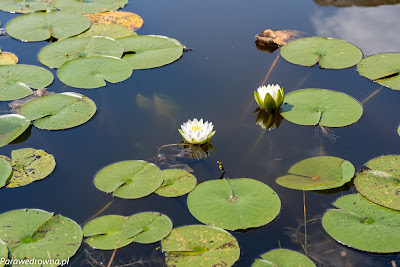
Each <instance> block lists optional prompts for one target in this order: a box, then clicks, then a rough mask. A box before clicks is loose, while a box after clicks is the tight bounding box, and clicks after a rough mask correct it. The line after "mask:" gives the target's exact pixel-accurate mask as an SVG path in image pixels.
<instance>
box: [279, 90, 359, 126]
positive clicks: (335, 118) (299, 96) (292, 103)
mask: <svg viewBox="0 0 400 267" xmlns="http://www.w3.org/2000/svg"><path fill="white" fill-rule="evenodd" d="M280 112H281V115H282V116H283V117H284V118H285V119H287V120H288V121H290V122H293V123H296V124H300V125H321V126H326V127H344V126H348V125H351V124H353V123H355V122H357V121H358V120H359V119H360V118H361V116H362V114H363V107H362V105H361V104H360V103H359V102H358V101H357V100H356V99H354V98H353V97H351V96H349V95H346V94H344V93H341V92H337V91H331V90H327V89H318V88H309V89H301V90H297V91H294V92H291V93H289V94H287V95H286V96H285V100H284V103H283V105H282V106H281V107H280Z"/></svg>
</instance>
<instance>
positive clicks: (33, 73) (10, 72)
mask: <svg viewBox="0 0 400 267" xmlns="http://www.w3.org/2000/svg"><path fill="white" fill-rule="evenodd" d="M52 82H53V74H52V73H51V72H50V71H48V70H46V69H44V68H41V67H37V66H31V65H22V64H21V65H8V66H2V67H0V101H10V100H15V99H20V98H24V97H26V96H29V95H31V94H33V91H32V89H31V88H33V89H42V88H44V87H46V86H48V85H50V84H51V83H52Z"/></svg>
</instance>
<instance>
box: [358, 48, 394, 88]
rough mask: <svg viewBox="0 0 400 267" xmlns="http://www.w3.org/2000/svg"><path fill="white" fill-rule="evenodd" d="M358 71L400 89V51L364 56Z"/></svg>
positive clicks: (380, 82) (390, 86)
mask: <svg viewBox="0 0 400 267" xmlns="http://www.w3.org/2000/svg"><path fill="white" fill-rule="evenodd" d="M357 71H358V73H359V74H360V75H361V76H364V77H366V78H368V79H370V80H372V81H374V82H376V83H378V84H380V85H383V86H386V87H389V88H390V89H394V90H400V53H382V54H378V55H372V56H369V57H366V58H363V59H362V60H361V61H360V63H358V65H357Z"/></svg>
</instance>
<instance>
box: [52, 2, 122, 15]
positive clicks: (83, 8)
mask: <svg viewBox="0 0 400 267" xmlns="http://www.w3.org/2000/svg"><path fill="white" fill-rule="evenodd" d="M53 1H54V6H55V7H56V8H57V9H59V10H62V11H68V12H72V13H77V14H87V13H99V12H105V11H114V10H117V9H119V8H122V7H124V6H125V5H126V4H127V3H128V0H53Z"/></svg>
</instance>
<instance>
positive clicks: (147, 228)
mask: <svg viewBox="0 0 400 267" xmlns="http://www.w3.org/2000/svg"><path fill="white" fill-rule="evenodd" d="M171 230H172V221H171V220H170V218H168V217H167V216H165V215H164V214H161V213H159V212H141V213H137V214H134V215H132V216H130V217H129V218H128V219H127V220H126V221H125V222H124V224H123V225H122V233H123V234H124V235H125V237H126V238H133V241H135V242H137V243H141V244H151V243H154V242H157V241H160V240H161V239H163V238H164V237H166V236H167V235H169V233H170V232H171Z"/></svg>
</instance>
